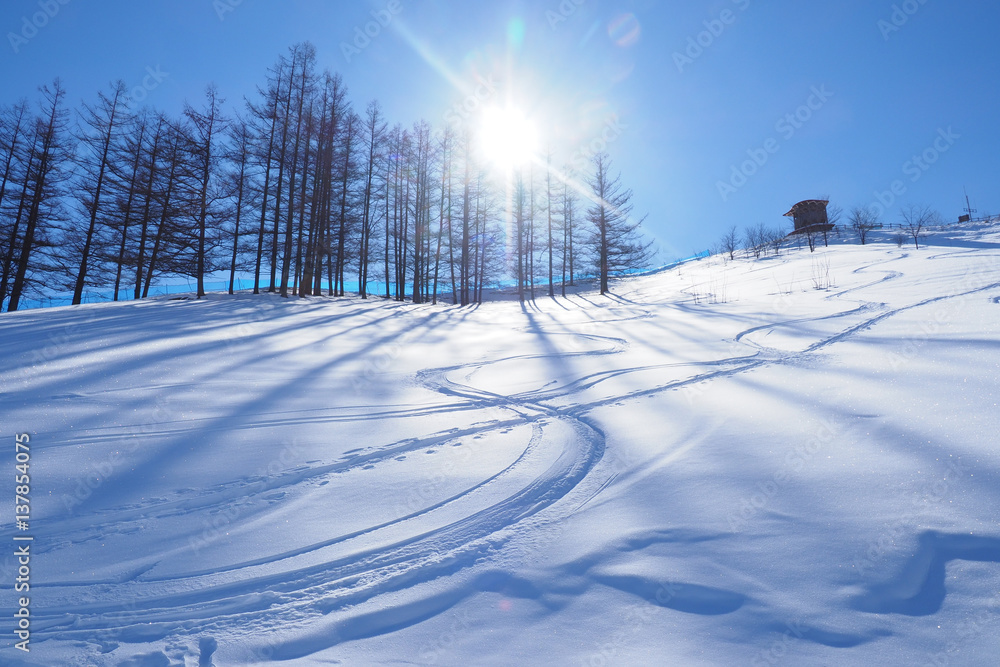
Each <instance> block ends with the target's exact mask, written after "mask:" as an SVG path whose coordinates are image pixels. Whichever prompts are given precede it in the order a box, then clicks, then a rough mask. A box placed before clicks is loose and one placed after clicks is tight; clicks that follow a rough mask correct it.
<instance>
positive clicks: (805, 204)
mask: <svg viewBox="0 0 1000 667" xmlns="http://www.w3.org/2000/svg"><path fill="white" fill-rule="evenodd" d="M829 203H830V200H829V199H806V200H804V201H800V202H799V203H798V204H796V205H795V206H793V207H792V210H790V211H789V212H788V213H786V214H785V217H786V218H791V217H793V216H794V215H795V214H796V213H797V212H798V211H800V210H801V209H804V208H811V207H812V206H814V205H816V204H823V206H826V205H827V204H829Z"/></svg>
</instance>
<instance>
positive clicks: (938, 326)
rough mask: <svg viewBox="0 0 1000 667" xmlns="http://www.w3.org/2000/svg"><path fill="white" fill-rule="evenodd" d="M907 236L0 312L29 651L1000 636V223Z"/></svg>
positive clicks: (540, 647)
mask: <svg viewBox="0 0 1000 667" xmlns="http://www.w3.org/2000/svg"><path fill="white" fill-rule="evenodd" d="M888 240H889V239H888V235H886V236H885V238H884V239H883V238H877V239H876V241H877V242H876V243H874V244H869V245H867V246H864V247H862V246H857V245H854V244H853V243H838V244H837V245H833V246H831V247H830V248H821V249H819V250H817V252H816V253H812V254H810V253H809V252H808V251H802V250H792V251H788V252H786V253H784V254H782V255H781V256H780V257H777V258H774V257H770V258H767V259H762V260H760V261H749V260H743V259H739V260H737V261H734V262H729V263H724V262H722V260H721V259H720V258H713V259H710V260H704V261H701V262H697V263H693V264H687V265H684V266H682V267H680V268H679V269H677V268H675V269H671V270H669V271H666V272H661V273H658V274H654V275H650V276H644V277H637V278H631V279H628V280H626V281H623V282H621V283H619V284H618V285H617V286H616V287H615V294H614V295H613V296H610V297H607V298H602V297H599V296H597V295H594V294H591V293H580V294H577V295H574V296H571V297H569V298H566V299H562V298H559V299H555V300H549V299H547V298H542V299H539V300H538V302H537V303H534V304H526V305H524V306H522V305H520V304H518V303H515V302H498V303H491V304H486V305H483V306H480V307H478V308H458V307H452V306H413V305H410V304H405V305H401V304H390V303H385V302H382V301H368V302H365V301H361V300H358V299H349V300H328V299H309V300H281V299H278V298H275V297H271V296H257V297H254V296H252V295H239V296H236V297H228V296H213V297H211V298H208V299H205V300H202V301H193V300H188V301H170V300H162V301H150V302H136V303H117V304H99V305H88V306H81V307H75V308H57V309H51V310H39V311H29V312H23V313H14V314H5V315H3V316H0V339H2V341H3V343H2V345H3V355H2V359H0V387H2V392H3V393H2V395H0V423H2V425H3V426H2V428H3V435H2V437H3V439H4V440H5V441H6V443H7V444H6V445H5V447H7V451H8V452H9V454H8V455H6V458H5V460H6V461H7V462H8V463H7V465H8V469H9V471H10V474H9V475H6V476H5V478H6V479H8V482H7V483H8V485H9V486H8V487H7V488H8V496H13V495H14V494H13V486H14V482H13V466H14V456H13V449H14V444H13V443H14V434H15V433H21V432H28V433H30V434H31V457H32V458H31V473H32V495H31V502H32V513H31V530H30V534H31V535H32V536H34V542H33V543H32V561H31V567H32V579H31V592H30V594H31V612H32V620H31V629H32V643H31V649H32V650H31V652H30V653H24V652H22V651H18V650H16V649H14V648H12V646H11V644H12V643H13V640H12V637H13V635H11V634H10V633H9V632H8V634H7V638H8V642H6V643H5V645H4V647H3V648H0V662H2V663H3V664H4V665H22V664H28V665H210V664H215V665H218V666H222V665H244V664H253V663H257V662H269V661H286V662H285V664H302V665H309V664H345V665H366V664H420V665H427V664H437V665H468V664H482V665H511V664H567V665H606V664H621V665H640V664H642V665H646V664H648V665H661V664H683V665H736V664H740V665H743V664H746V665H776V664H787V665H871V664H892V665H925V664H933V665H945V664H956V665H957V664H963V665H987V664H996V656H997V655H1000V635H998V633H997V632H996V628H997V625H998V623H1000V450H998V447H997V433H998V432H1000V410H998V408H997V403H998V394H1000V229H998V228H997V227H990V226H986V225H983V226H980V227H964V228H962V230H957V229H950V230H938V231H936V232H935V233H934V234H932V235H931V236H930V237H929V238H927V239H925V240H924V244H923V245H922V247H921V248H920V249H919V250H917V249H914V248H913V247H912V245H911V246H909V247H904V248H897V247H896V245H895V244H893V243H888V242H887V241H888ZM10 502H11V503H12V502H13V501H12V500H11V501H10ZM8 516H9V517H10V516H12V515H8ZM14 532H15V531H14V526H13V525H11V523H10V522H9V520H7V521H5V523H4V535H5V537H4V539H5V540H7V544H8V547H4V549H3V553H4V556H0V572H2V574H3V581H4V584H3V593H2V598H0V599H2V604H3V609H4V610H5V612H4V613H5V614H7V618H8V619H10V618H11V615H10V614H11V612H12V610H14V609H15V606H16V604H17V601H16V596H15V593H14V591H13V588H12V584H13V580H14V577H15V576H16V570H17V563H16V560H15V559H14V557H13V547H12V546H10V545H12V544H14V543H13V542H12V541H11V538H12V535H13V534H14ZM10 623H11V622H10V620H8V621H7V622H6V625H5V627H7V628H9V627H10Z"/></svg>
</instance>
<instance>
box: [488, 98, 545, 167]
mask: <svg viewBox="0 0 1000 667" xmlns="http://www.w3.org/2000/svg"><path fill="white" fill-rule="evenodd" d="M479 144H480V149H481V150H482V152H483V157H484V158H485V159H486V160H488V161H490V162H492V163H493V164H495V165H496V166H497V167H500V168H503V169H510V168H514V167H519V166H521V165H524V164H526V163H527V162H529V161H530V160H531V158H532V157H533V156H534V155H536V154H537V152H538V134H537V131H536V130H535V127H534V125H533V124H532V123H531V121H530V120H528V118H527V117H526V116H525V115H524V114H523V113H522V112H521V111H520V110H519V109H516V108H513V107H488V108H486V109H484V110H483V115H482V119H481V121H480V127H479Z"/></svg>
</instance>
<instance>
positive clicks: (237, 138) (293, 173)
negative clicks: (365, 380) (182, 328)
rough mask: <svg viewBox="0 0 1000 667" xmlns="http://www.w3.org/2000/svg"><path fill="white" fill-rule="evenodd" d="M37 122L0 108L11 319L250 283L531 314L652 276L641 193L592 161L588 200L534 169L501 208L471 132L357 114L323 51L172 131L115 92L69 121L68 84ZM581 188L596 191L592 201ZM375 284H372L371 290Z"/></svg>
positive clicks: (301, 57) (0, 192) (209, 96)
mask: <svg viewBox="0 0 1000 667" xmlns="http://www.w3.org/2000/svg"><path fill="white" fill-rule="evenodd" d="M40 90H41V100H40V102H39V104H38V108H37V110H33V109H32V107H31V105H29V103H28V102H27V101H21V102H18V103H17V104H14V105H11V106H7V107H3V108H2V109H0V170H2V172H0V176H2V181H0V238H2V245H0V262H2V280H0V307H2V306H3V304H4V302H6V305H7V310H10V311H13V310H17V308H18V307H19V305H20V304H21V303H22V301H23V299H24V298H25V296H26V295H29V294H31V295H35V296H38V295H41V294H46V293H51V292H53V291H60V290H66V291H67V292H68V291H72V294H73V299H72V301H73V303H74V304H77V303H81V302H82V301H83V300H85V298H87V296H88V290H94V289H102V290H104V289H109V288H110V290H111V293H112V294H113V297H112V298H113V299H115V300H118V299H121V298H134V299H140V298H145V297H147V296H148V295H149V293H150V288H151V286H152V285H155V284H157V281H158V280H161V279H164V278H166V277H171V276H173V277H177V276H180V277H186V278H188V279H191V280H193V281H194V282H195V283H196V284H197V294H198V296H199V297H201V296H203V295H205V292H206V285H205V281H206V278H207V277H210V276H218V275H219V274H220V273H224V274H228V278H229V280H228V283H229V291H230V293H232V292H233V291H234V290H235V289H236V281H237V276H250V275H252V276H253V279H252V283H253V290H254V293H258V292H260V291H268V292H275V293H278V294H280V295H282V296H290V295H299V296H303V297H304V296H310V295H320V294H322V293H324V291H325V292H326V293H327V294H328V295H331V296H340V295H344V294H346V292H347V285H348V284H349V283H350V284H352V285H353V284H356V285H357V291H358V293H359V294H360V295H361V296H362V297H363V298H367V297H368V296H369V295H371V294H373V292H378V293H379V294H380V295H381V296H384V297H386V298H394V299H397V300H404V299H412V300H413V301H414V302H416V303H423V302H436V301H437V299H438V297H439V295H442V294H448V295H449V296H450V298H451V300H453V301H454V302H455V303H461V304H469V303H473V302H478V301H481V300H482V299H483V293H484V289H485V288H486V287H489V286H491V285H497V284H499V283H501V282H502V281H503V279H504V278H505V277H506V276H507V275H512V276H514V277H515V278H516V282H517V287H518V293H519V295H520V296H521V298H534V297H535V295H536V293H538V292H541V291H543V290H544V291H545V292H547V293H548V294H549V295H554V294H555V293H556V290H557V289H559V290H560V291H561V292H562V293H565V289H566V286H567V285H572V284H573V283H574V280H575V279H576V278H577V276H579V275H581V274H584V273H593V274H594V275H598V276H600V277H601V288H602V291H604V290H606V289H607V280H608V277H609V276H610V275H614V274H615V273H617V272H621V271H622V270H625V269H629V268H636V267H638V266H640V265H644V264H646V263H648V261H649V260H650V257H651V253H650V248H649V245H648V244H646V243H645V242H644V241H642V239H641V236H640V233H639V223H640V222H641V220H640V221H636V220H634V219H633V218H632V216H631V203H630V202H631V191H629V190H627V189H625V188H623V187H622V186H621V184H620V180H619V179H618V178H613V177H612V175H611V171H610V160H609V158H608V156H607V155H606V154H601V155H599V156H597V157H596V158H595V159H594V164H593V166H594V175H593V176H592V177H591V178H590V179H587V184H588V186H589V188H590V190H591V192H584V193H583V196H584V197H585V199H584V200H583V201H581V198H582V197H581V192H580V188H579V187H574V184H575V183H576V181H575V180H573V179H569V178H566V177H564V176H562V175H561V172H559V171H558V170H553V169H547V168H542V166H537V167H536V168H532V169H529V170H526V171H522V172H520V173H519V174H518V175H517V178H516V182H515V183H513V184H511V188H510V194H509V195H508V191H507V190H505V184H498V183H496V182H495V181H496V179H495V178H492V177H490V175H489V174H488V173H487V169H486V167H485V166H484V165H482V164H480V163H479V161H478V160H477V158H476V155H475V151H474V150H473V146H472V142H473V140H472V138H471V137H470V135H469V132H468V131H458V130H456V129H454V128H450V127H449V128H446V129H445V130H444V131H435V130H434V128H432V127H431V126H430V125H429V124H428V123H426V122H424V121H421V122H418V123H416V124H415V125H413V126H412V127H410V128H406V127H403V126H401V125H399V124H396V125H393V126H391V127H390V125H389V122H388V121H387V119H386V118H385V115H384V113H383V111H382V108H381V107H380V105H379V103H378V102H377V101H373V102H371V103H370V104H368V105H367V107H366V108H365V110H364V112H363V113H361V114H359V113H358V112H357V111H356V110H355V109H354V108H353V106H352V103H351V101H350V100H349V98H348V91H347V88H346V86H345V85H344V82H343V80H342V79H341V78H340V76H339V75H337V74H334V73H331V72H329V71H324V72H319V71H318V69H317V57H316V52H315V49H314V48H313V47H312V46H311V45H310V44H308V43H304V44H298V45H296V46H294V47H292V48H291V49H290V50H289V52H288V53H287V54H286V55H284V56H282V57H280V58H278V60H277V62H276V63H275V64H274V65H273V66H272V67H271V68H270V69H269V70H268V72H267V76H266V81H265V83H264V85H263V86H262V87H260V88H259V89H258V90H257V94H256V95H255V96H254V98H253V99H248V100H245V101H244V103H243V104H242V105H241V106H240V108H239V109H238V110H236V111H227V107H226V105H225V101H224V100H223V99H221V98H220V97H219V95H218V92H217V90H216V89H215V87H214V86H209V87H208V88H207V89H206V93H205V97H204V99H203V100H202V101H201V103H200V104H199V105H197V106H192V105H185V108H184V110H183V113H182V114H181V115H180V116H179V117H176V118H172V117H169V116H168V115H166V114H163V113H161V112H159V111H156V110H154V109H151V108H148V107H143V108H138V109H137V108H134V105H133V104H132V103H131V100H130V99H129V97H128V94H127V92H126V87H125V85H124V84H123V83H121V82H118V83H115V84H112V85H111V86H110V87H109V89H108V90H106V91H102V92H99V93H98V94H97V96H96V99H94V100H93V101H91V102H85V103H83V104H82V106H81V107H80V108H79V109H77V110H76V111H75V113H73V114H72V115H71V113H70V110H69V109H67V107H66V105H65V92H64V90H63V89H62V86H61V84H60V83H59V81H58V80H57V81H56V82H54V83H53V84H52V85H51V86H48V87H43V88H42V89H40ZM585 190H586V188H585ZM376 283H379V284H380V285H379V287H378V288H374V289H373V285H375V284H376Z"/></svg>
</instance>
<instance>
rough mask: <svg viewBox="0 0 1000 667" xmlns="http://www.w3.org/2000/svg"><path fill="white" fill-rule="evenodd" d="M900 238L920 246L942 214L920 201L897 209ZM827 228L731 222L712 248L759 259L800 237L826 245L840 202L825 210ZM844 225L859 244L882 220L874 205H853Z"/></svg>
mask: <svg viewBox="0 0 1000 667" xmlns="http://www.w3.org/2000/svg"><path fill="white" fill-rule="evenodd" d="M899 216H900V218H899V219H900V221H899V233H900V234H901V236H900V237H899V238H905V237H906V236H909V237H910V238H911V239H912V240H913V243H914V245H915V246H916V247H917V248H919V247H920V239H921V238H922V237H923V235H924V234H925V233H926V231H927V228H928V227H932V226H934V225H939V224H941V215H940V214H939V213H938V212H937V211H935V210H933V209H932V208H930V207H929V206H926V205H922V204H912V205H909V206H906V207H904V208H903V209H902V210H901V211H900V214H899ZM828 219H829V222H830V227H829V228H825V227H824V228H816V229H806V230H803V231H801V232H799V233H797V234H795V235H794V236H791V235H788V234H787V233H786V232H785V231H784V230H782V229H781V228H769V227H767V226H766V225H764V224H763V223H761V224H757V225H752V226H750V227H747V228H746V229H745V230H743V232H742V233H741V232H740V231H739V229H738V228H737V227H736V226H735V225H733V226H732V227H730V228H729V229H728V230H726V232H725V233H724V234H723V235H722V238H721V239H720V240H719V242H718V243H717V244H716V248H715V252H717V253H719V254H721V255H723V256H724V257H725V258H727V259H729V260H733V259H735V258H736V254H737V253H738V252H741V251H742V252H745V253H746V256H748V257H749V256H753V258H754V259H760V258H761V257H762V256H767V254H768V251H771V252H773V254H775V255H778V254H779V253H780V251H781V249H782V248H783V247H784V246H786V245H790V244H792V243H795V242H799V243H801V242H802V241H804V242H805V244H806V245H807V246H808V247H809V251H810V252H812V251H814V250H815V249H816V248H817V247H818V245H819V243H820V242H822V243H823V245H824V246H829V241H830V236H831V235H832V234H838V235H839V233H840V231H839V227H838V225H839V223H840V222H841V220H842V219H843V211H842V210H841V208H840V207H839V206H831V207H830V208H829V210H828ZM846 222H847V228H848V229H849V230H850V231H851V232H852V233H853V234H854V235H855V236H857V238H858V241H859V242H860V243H861V245H865V244H867V242H868V240H869V237H870V235H871V232H872V231H874V230H876V229H881V228H882V227H883V223H882V221H881V218H880V216H879V213H878V211H877V210H876V209H875V207H873V206H855V207H853V208H852V209H851V211H850V212H849V213H848V214H847V219H846Z"/></svg>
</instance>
